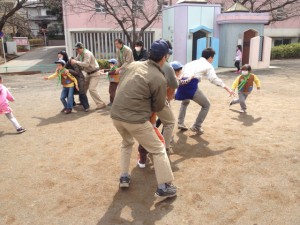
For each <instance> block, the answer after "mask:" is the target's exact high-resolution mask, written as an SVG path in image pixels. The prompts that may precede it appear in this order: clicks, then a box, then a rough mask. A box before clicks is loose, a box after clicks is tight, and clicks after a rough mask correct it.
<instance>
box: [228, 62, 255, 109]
mask: <svg viewBox="0 0 300 225" xmlns="http://www.w3.org/2000/svg"><path fill="white" fill-rule="evenodd" d="M241 73H242V74H241V75H239V76H238V77H237V78H236V79H235V80H234V82H233V84H232V87H231V88H232V90H235V89H236V88H238V94H239V98H238V99H234V100H232V101H231V102H230V104H229V106H231V105H233V104H237V103H240V106H241V110H240V111H239V112H240V113H246V110H247V106H246V103H245V102H246V99H247V97H248V95H249V94H250V93H251V91H252V90H253V82H254V83H255V85H256V88H257V90H259V89H260V80H259V79H258V78H257V76H256V75H254V74H253V73H251V66H250V65H249V64H246V65H243V66H242V72H241Z"/></svg>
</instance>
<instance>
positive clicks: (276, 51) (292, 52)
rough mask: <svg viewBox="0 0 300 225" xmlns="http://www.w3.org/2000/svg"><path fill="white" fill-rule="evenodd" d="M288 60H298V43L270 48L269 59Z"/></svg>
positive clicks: (299, 53)
mask: <svg viewBox="0 0 300 225" xmlns="http://www.w3.org/2000/svg"><path fill="white" fill-rule="evenodd" d="M289 58H300V43H294V44H288V45H279V46H274V47H272V49H271V59H289Z"/></svg>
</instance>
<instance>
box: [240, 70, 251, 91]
mask: <svg viewBox="0 0 300 225" xmlns="http://www.w3.org/2000/svg"><path fill="white" fill-rule="evenodd" d="M250 75H251V73H249V74H248V75H247V76H245V77H244V80H243V81H242V82H241V83H240V84H239V86H238V90H239V91H240V90H242V89H243V87H244V86H245V84H246V83H247V81H248V79H249V77H250Z"/></svg>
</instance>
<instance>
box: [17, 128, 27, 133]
mask: <svg viewBox="0 0 300 225" xmlns="http://www.w3.org/2000/svg"><path fill="white" fill-rule="evenodd" d="M25 131H26V129H25V128H23V127H20V128H18V129H17V132H18V133H19V134H21V133H24V132H25Z"/></svg>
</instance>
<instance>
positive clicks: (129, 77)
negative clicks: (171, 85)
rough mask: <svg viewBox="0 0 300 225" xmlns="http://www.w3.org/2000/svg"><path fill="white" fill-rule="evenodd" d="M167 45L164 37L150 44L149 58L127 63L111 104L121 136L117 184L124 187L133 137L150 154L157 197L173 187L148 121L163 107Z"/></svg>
mask: <svg viewBox="0 0 300 225" xmlns="http://www.w3.org/2000/svg"><path fill="white" fill-rule="evenodd" d="M168 53H169V46H168V44H167V43H166V42H165V41H164V40H158V41H155V42H153V43H152V45H151V49H150V56H149V60H147V61H144V62H133V63H131V64H130V65H128V67H127V69H126V70H125V72H124V75H123V76H122V78H121V81H120V83H119V87H118V91H117V94H116V97H115V100H114V103H113V105H112V109H111V118H112V119H113V124H114V126H115V127H116V129H117V130H118V132H119V133H120V135H121V136H122V139H123V140H122V144H121V177H120V187H122V188H128V187H129V183H130V180H131V179H130V174H129V165H130V157H131V153H132V148H133V145H134V139H136V140H137V141H138V142H139V143H140V144H141V145H142V146H144V147H145V148H146V149H147V150H148V151H149V152H150V153H152V155H153V161H154V169H155V174H156V179H157V183H158V187H157V190H156V193H155V196H156V197H158V198H160V199H165V198H169V197H174V196H176V192H177V190H176V187H175V186H174V185H172V183H171V182H172V181H173V180H174V176H173V172H172V170H171V166H170V162H169V159H168V156H167V153H166V149H165V146H164V144H163V143H162V142H161V141H160V140H159V138H158V136H157V135H156V133H155V130H154V128H153V124H154V123H155V121H151V122H150V121H149V119H150V117H151V115H152V114H153V112H159V111H161V110H162V109H163V108H164V106H165V101H166V97H167V96H166V93H167V81H166V79H165V77H164V74H163V71H162V69H161V68H162V67H163V65H164V64H165V62H166V61H167V55H168Z"/></svg>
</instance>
